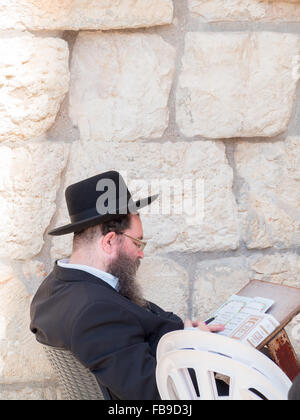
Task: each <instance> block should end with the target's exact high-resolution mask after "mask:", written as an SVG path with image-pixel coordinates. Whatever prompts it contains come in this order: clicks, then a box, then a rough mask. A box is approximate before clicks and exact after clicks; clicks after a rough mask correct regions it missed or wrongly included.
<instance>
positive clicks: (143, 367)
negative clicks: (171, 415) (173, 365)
mask: <svg viewBox="0 0 300 420" xmlns="http://www.w3.org/2000/svg"><path fill="white" fill-rule="evenodd" d="M71 350H72V352H73V353H74V355H75V356H76V357H77V358H78V359H79V360H80V361H81V363H82V364H83V365H84V366H86V367H87V368H89V369H90V370H91V372H92V373H93V374H94V375H95V376H96V378H97V381H98V383H99V384H100V385H103V386H105V387H107V388H109V390H110V391H112V392H113V394H115V395H116V396H117V397H118V398H119V399H121V400H156V399H160V397H159V392H158V390H157V386H156V378H155V368H156V358H155V355H153V354H151V351H150V347H149V344H148V343H147V341H146V338H145V333H144V330H143V328H142V326H141V325H140V323H139V321H138V319H137V318H136V317H135V316H134V315H133V314H132V313H131V312H130V311H127V310H125V309H123V308H121V307H120V306H119V305H117V304H115V305H113V304H111V303H107V302H96V303H94V304H92V305H89V307H87V308H86V309H84V310H83V311H82V312H81V313H80V315H79V316H78V317H77V319H76V320H75V322H74V324H73V327H72V334H71Z"/></svg>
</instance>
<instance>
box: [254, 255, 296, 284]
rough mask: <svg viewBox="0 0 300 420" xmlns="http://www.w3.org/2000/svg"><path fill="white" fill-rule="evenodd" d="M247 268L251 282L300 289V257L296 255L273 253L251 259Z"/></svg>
mask: <svg viewBox="0 0 300 420" xmlns="http://www.w3.org/2000/svg"><path fill="white" fill-rule="evenodd" d="M249 267H250V269H251V271H252V278H253V280H263V281H270V282H272V283H278V284H282V285H284V286H292V287H298V288H300V257H299V255H297V254H292V253H289V254H278V253H275V254H273V255H262V256H259V257H251V258H250V259H249Z"/></svg>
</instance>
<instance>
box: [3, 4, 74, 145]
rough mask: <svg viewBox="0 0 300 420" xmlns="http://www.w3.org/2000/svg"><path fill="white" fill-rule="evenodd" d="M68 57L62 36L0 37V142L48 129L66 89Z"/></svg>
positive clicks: (34, 134)
mask: <svg viewBox="0 0 300 420" xmlns="http://www.w3.org/2000/svg"><path fill="white" fill-rule="evenodd" d="M0 7H1V6H0ZM68 56H69V49H68V45H67V43H66V42H65V41H63V40H62V39H58V38H38V37H35V36H32V35H29V34H28V35H23V36H18V37H8V36H7V37H4V38H1V39H0V88H1V91H0V141H4V140H7V141H15V140H27V139H31V138H34V137H38V136H40V135H42V134H43V133H45V132H46V131H47V130H48V129H49V128H50V126H51V125H52V124H53V122H54V120H55V117H56V115H57V112H58V110H59V107H60V104H61V102H62V100H63V98H64V96H65V94H66V92H67V91H68V87H69V70H68Z"/></svg>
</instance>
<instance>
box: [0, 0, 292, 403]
mask: <svg viewBox="0 0 300 420" xmlns="http://www.w3.org/2000/svg"><path fill="white" fill-rule="evenodd" d="M173 3H174V4H173ZM299 56H300V1H299V0H285V1H283V0H282V1H281V0H174V1H173V2H172V0H138V1H136V0H135V1H133V0H118V1H117V0H105V1H98V0H2V1H1V5H0V204H1V205H0V238H1V243H2V247H1V249H0V303H1V306H0V399H57V398H58V399H59V398H61V397H60V392H59V388H58V387H57V384H56V382H55V378H54V376H53V373H52V371H51V369H50V367H49V365H48V363H47V361H46V360H45V356H44V354H43V352H42V350H41V348H40V346H39V345H38V344H37V343H36V342H35V339H34V336H33V335H32V334H31V333H30V332H29V305H30V301H31V299H32V296H33V295H34V293H35V291H36V289H37V287H38V286H39V284H40V283H41V281H42V280H43V278H44V277H45V276H46V273H48V272H49V271H50V270H51V267H52V265H53V262H54V261H55V259H57V258H61V257H64V256H67V255H68V254H69V252H70V247H71V240H72V237H71V236H66V237H60V238H53V237H50V236H48V235H47V232H48V231H49V230H51V229H53V228H54V227H57V226H60V225H61V224H64V223H68V217H67V213H66V207H65V203H64V189H65V187H66V186H67V185H69V184H70V183H72V182H76V181H78V180H80V179H83V178H85V177H88V176H92V175H94V174H96V173H100V172H102V171H105V170H109V169H117V170H120V171H124V172H126V174H127V177H128V181H134V180H140V179H147V180H153V179H170V180H174V179H196V178H201V179H203V180H204V217H203V220H202V222H201V223H195V224H193V225H192V224H190V223H186V221H185V220H184V219H183V218H182V217H181V216H179V215H176V214H172V215H165V214H159V215H151V214H147V212H145V214H143V213H142V218H143V219H142V220H143V224H144V234H145V238H146V240H148V246H147V248H146V257H145V259H144V261H143V263H142V265H141V268H140V273H139V279H140V282H141V283H142V286H143V289H144V292H145V295H146V297H147V298H148V299H150V300H153V301H154V302H156V303H157V304H159V305H161V306H162V307H164V308H165V309H166V310H171V311H174V312H176V313H178V314H179V315H181V316H182V317H183V318H185V317H193V318H196V317H198V318H204V317H206V316H208V315H209V314H210V313H211V311H212V310H213V309H215V308H216V307H218V305H220V304H221V303H222V302H223V301H224V299H226V298H227V297H229V296H230V295H231V294H232V293H235V292H236V291H238V290H239V289H240V288H241V287H242V286H244V285H245V284H246V283H247V282H248V281H249V280H250V279H261V280H266V281H272V282H277V283H281V284H285V285H292V286H298V287H300V252H299V250H300V192H299V191H300V158H299V155H300V130H299V119H300V96H299V89H298V87H297V86H298V79H299V67H300V66H299V62H300V60H299ZM129 185H130V184H129ZM133 193H134V195H135V196H136V197H139V196H142V195H143V194H142V191H141V189H139V187H138V186H136V187H135V188H134V190H133ZM296 322H297V320H294V321H293V322H292V323H291V325H290V327H289V332H290V336H291V338H292V341H293V343H294V345H295V347H296V348H297V351H298V352H300V341H299V339H297V337H295V335H293V327H295V325H296Z"/></svg>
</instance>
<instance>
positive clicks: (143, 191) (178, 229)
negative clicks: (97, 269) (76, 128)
mask: <svg viewBox="0 0 300 420" xmlns="http://www.w3.org/2000/svg"><path fill="white" fill-rule="evenodd" d="M112 169H114V170H118V171H119V172H121V173H122V174H123V176H124V178H125V180H126V182H127V185H128V187H129V190H130V191H131V192H132V194H133V198H134V199H138V198H145V197H147V196H148V195H153V194H155V193H159V194H160V198H159V199H158V200H156V202H154V203H153V204H152V205H151V206H148V207H145V208H144V209H142V210H141V211H140V213H141V217H142V221H143V225H144V237H145V239H146V240H149V241H148V245H147V247H146V249H145V252H146V255H150V254H153V253H155V252H157V251H159V252H161V251H180V252H196V251H215V250H228V249H236V248H237V247H238V244H239V227H238V221H237V206H236V203H235V200H234V196H233V194H232V178H233V174H232V169H231V167H230V166H229V165H228V162H227V159H226V155H225V147H224V144H223V143H221V142H214V141H209V140H208V141H203V142H201V141H198V142H197V141H195V142H193V143H186V142H185V143H180V142H176V143H170V142H166V143H163V144H158V143H139V144H137V143H126V144H125V143H119V144H116V143H109V142H97V141H90V142H87V143H81V142H78V143H73V144H72V149H71V154H70V160H69V165H68V169H67V171H66V176H65V185H64V188H66V187H67V186H68V185H70V184H72V183H74V182H78V181H80V180H82V179H85V178H88V177H90V176H93V175H96V174H99V173H101V172H105V171H107V170H112ZM197 180H200V181H201V182H202V181H203V191H202V190H198V188H196V185H195V184H193V185H192V186H194V187H195V188H194V189H191V190H189V188H188V187H189V185H188V187H186V184H188V182H186V184H184V181H191V183H192V182H194V183H196V181H197ZM165 181H168V182H169V183H170V184H171V185H172V188H173V189H172V188H170V189H169V190H168V189H167V188H164V182H165ZM200 184H201V183H200ZM189 197H190V198H191V200H193V202H192V205H191V210H192V211H190V208H188V206H187V204H189V201H188V200H185V198H189ZM199 197H200V199H201V200H203V208H204V212H203V218H202V212H201V211H200V212H198V209H200V210H201V208H199V206H198V199H199ZM168 198H169V201H170V206H169V207H168ZM180 198H181V199H182V201H181V204H182V205H181V207H180V206H179V202H180V200H179V199H180ZM176 200H177V201H176ZM201 200H200V201H201ZM59 210H60V211H59V212H58V213H57V217H56V220H55V224H54V225H52V226H51V227H53V228H54V227H57V226H61V225H64V224H67V223H69V217H68V213H67V209H66V205H65V204H64V203H63V204H62V206H61V207H60V209H59ZM193 212H194V217H193V215H192V216H191V217H190V215H191V214H192V213H193ZM70 236H72V235H66V236H65V237H63V236H62V237H57V238H53V240H52V244H53V248H52V257H53V258H59V257H60V256H64V255H59V253H60V252H63V253H64V254H69V253H70V252H71V241H72V238H70Z"/></svg>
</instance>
